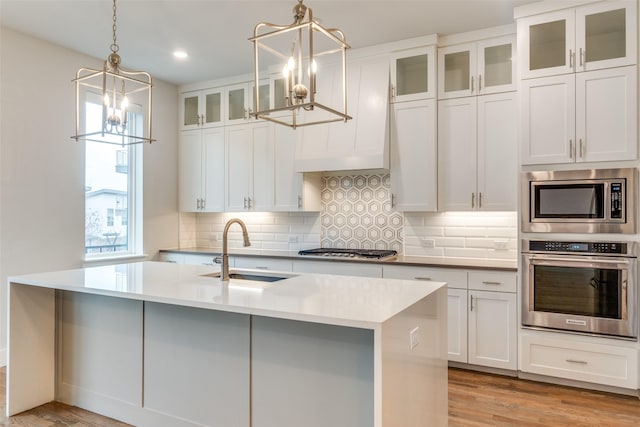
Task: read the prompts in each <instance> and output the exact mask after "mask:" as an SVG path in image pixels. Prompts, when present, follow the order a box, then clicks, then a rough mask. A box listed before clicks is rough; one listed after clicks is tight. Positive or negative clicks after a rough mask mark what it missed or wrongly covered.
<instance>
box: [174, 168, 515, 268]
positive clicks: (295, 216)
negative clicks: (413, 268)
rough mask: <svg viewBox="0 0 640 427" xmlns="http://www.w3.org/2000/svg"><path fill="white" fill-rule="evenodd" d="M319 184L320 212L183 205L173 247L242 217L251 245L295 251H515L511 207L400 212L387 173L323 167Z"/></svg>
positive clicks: (191, 243)
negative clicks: (345, 172) (343, 172)
mask: <svg viewBox="0 0 640 427" xmlns="http://www.w3.org/2000/svg"><path fill="white" fill-rule="evenodd" d="M322 185H323V188H322V193H321V194H322V196H321V198H322V212H321V213H318V212H277V213H263V212H235V213H200V214H195V213H183V214H181V215H180V247H181V248H190V247H195V246H199V247H203V248H218V247H220V245H221V244H222V231H223V229H224V225H225V224H226V222H227V221H228V220H229V219H230V218H233V217H238V218H240V219H242V220H243V221H244V222H245V223H246V224H247V228H248V229H249V233H250V238H251V242H252V247H253V248H256V249H272V250H289V251H298V250H301V249H309V248H315V247H319V246H324V247H338V248H346V247H349V248H364V249H395V250H397V251H398V252H399V253H403V254H405V255H410V256H433V257H442V256H448V257H455V258H474V259H477V258H481V259H482V258H485V259H509V260H515V259H517V256H518V255H517V248H518V245H517V215H516V213H515V212H445V213H432V212H407V213H405V214H404V215H403V214H402V213H399V212H395V211H393V210H392V208H391V193H390V178H389V175H388V174H386V175H365V174H362V175H355V176H338V175H331V176H326V177H323V179H322ZM496 240H499V241H500V244H499V245H497V244H496ZM432 244H433V247H431V246H432ZM229 246H230V247H233V248H237V247H242V234H241V233H240V228H239V227H237V229H236V226H233V227H232V228H231V229H230V233H229ZM498 247H500V248H501V249H497V248H498ZM503 248H506V249H503Z"/></svg>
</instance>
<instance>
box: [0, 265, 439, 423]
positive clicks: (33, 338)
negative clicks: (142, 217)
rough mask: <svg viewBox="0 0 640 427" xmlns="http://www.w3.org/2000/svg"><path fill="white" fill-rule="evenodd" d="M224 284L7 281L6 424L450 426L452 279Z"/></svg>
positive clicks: (190, 273)
mask: <svg viewBox="0 0 640 427" xmlns="http://www.w3.org/2000/svg"><path fill="white" fill-rule="evenodd" d="M215 273H216V268H215V267H207V266H194V265H176V264H169V263H157V262H142V263H132V264H121V265H113V266H103V267H93V268H84V269H78V270H68V271H60V272H52V273H42V274H33V275H28V276H21V277H14V278H10V279H9V282H10V284H9V301H8V302H9V325H8V328H9V349H8V369H7V413H8V415H12V414H15V413H18V412H21V411H23V410H26V409H30V408H33V407H35V406H38V405H41V404H43V403H46V402H49V401H52V400H58V401H61V402H64V403H68V404H71V405H76V406H79V407H82V408H85V409H88V410H91V411H94V412H97V413H101V414H104V415H107V416H110V417H113V418H116V419H119V420H122V421H125V422H128V423H131V424H134V425H137V426H154V427H155V426H196V425H198V426H202V425H211V426H230V427H235V426H247V427H268V426H279V427H286V426H305V427H316V426H317V427H321V426H322V427H325V426H329V425H330V426H337V427H343V426H344V427H359V426H363V427H364V426H367V427H371V426H373V427H383V426H384V427H390V426H393V427H402V426H407V427H412V426H416V427H417V426H425V425H429V426H444V425H446V424H447V354H446V352H447V345H446V333H447V331H446V321H445V319H446V315H447V311H446V303H447V301H446V285H445V284H444V283H440V282H424V283H416V282H414V281H404V280H388V279H371V278H360V277H348V276H335V275H322V274H301V275H292V274H291V273H288V274H286V275H285V276H287V278H286V279H284V280H280V281H275V282H264V281H258V280H243V279H232V280H231V281H229V282H228V283H227V284H222V283H221V282H220V281H219V280H218V279H216V278H214V277H211V276H212V275H215ZM263 274H264V273H263Z"/></svg>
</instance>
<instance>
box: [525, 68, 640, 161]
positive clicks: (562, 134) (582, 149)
mask: <svg viewBox="0 0 640 427" xmlns="http://www.w3.org/2000/svg"><path fill="white" fill-rule="evenodd" d="M637 93H638V89H637V67H636V66H631V67H620V68H612V69H605V70H597V71H590V72H586V73H579V74H575V75H572V74H567V75H561V76H552V77H545V78H540V79H530V80H523V81H522V84H521V96H522V110H521V111H522V118H521V141H522V150H521V161H522V164H525V165H529V164H552V163H574V162H596V161H617V160H633V159H636V158H637V151H638V148H637V145H638V142H637V111H638V109H637Z"/></svg>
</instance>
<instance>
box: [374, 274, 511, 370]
mask: <svg viewBox="0 0 640 427" xmlns="http://www.w3.org/2000/svg"><path fill="white" fill-rule="evenodd" d="M383 277H385V278H393V279H405V280H434V281H441V282H447V284H448V307H447V309H448V317H447V319H448V337H447V339H448V354H449V361H450V362H459V363H468V364H472V365H478V366H486V367H491V368H498V369H505V370H511V371H515V370H516V369H517V368H518V359H517V350H518V342H517V341H518V340H517V338H518V335H517V333H518V332H517V331H518V315H517V310H516V307H517V298H516V290H517V283H516V273H515V272H513V273H511V272H506V271H491V270H466V269H443V268H429V267H411V266H384V274H383Z"/></svg>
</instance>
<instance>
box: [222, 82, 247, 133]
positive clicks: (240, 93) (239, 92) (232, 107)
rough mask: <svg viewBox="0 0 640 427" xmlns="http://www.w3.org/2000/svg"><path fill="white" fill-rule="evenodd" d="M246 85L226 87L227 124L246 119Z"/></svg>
mask: <svg viewBox="0 0 640 427" xmlns="http://www.w3.org/2000/svg"><path fill="white" fill-rule="evenodd" d="M247 114H248V106H247V85H245V84H242V85H237V86H232V87H229V88H227V118H226V122H227V124H233V123H238V122H244V121H245V120H246V119H247Z"/></svg>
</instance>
